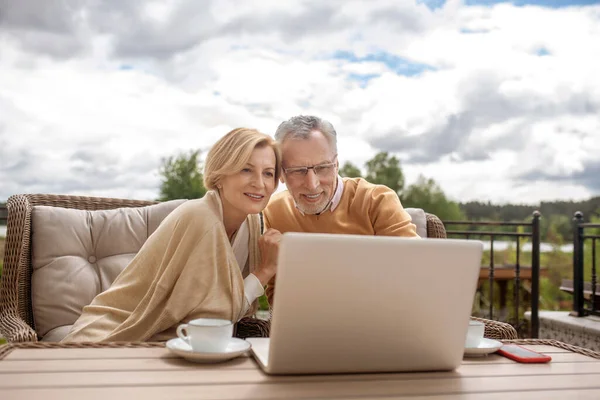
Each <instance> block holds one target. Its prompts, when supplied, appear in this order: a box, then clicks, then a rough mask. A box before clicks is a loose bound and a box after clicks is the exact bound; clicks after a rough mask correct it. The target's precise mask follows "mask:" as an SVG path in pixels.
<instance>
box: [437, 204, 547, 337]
mask: <svg viewBox="0 0 600 400" xmlns="http://www.w3.org/2000/svg"><path fill="white" fill-rule="evenodd" d="M540 215H541V214H540V213H539V212H538V211H535V212H534V213H533V216H532V219H531V222H501V221H443V222H444V225H446V227H450V226H452V225H454V226H457V225H462V226H467V227H468V229H467V230H452V229H447V230H446V234H447V235H448V237H455V238H466V239H478V240H481V239H480V238H482V237H483V238H489V240H490V262H489V265H488V266H485V265H482V272H481V273H480V280H481V279H482V278H481V277H482V275H483V277H484V278H483V279H485V273H484V271H485V269H486V268H487V269H488V274H487V281H488V288H489V306H488V307H489V309H488V313H487V315H483V317H485V318H488V319H494V300H495V299H494V287H495V285H494V284H495V283H497V279H496V272H497V271H496V270H497V269H498V271H501V272H502V273H504V272H506V268H505V267H504V266H496V265H495V260H494V242H495V240H496V239H497V238H500V237H502V238H510V239H514V240H515V242H516V262H515V264H514V267H513V268H514V278H512V279H513V282H514V289H513V307H514V318H513V320H510V319H509V320H508V321H504V322H508V323H510V324H511V325H513V326H514V327H515V329H516V330H517V332H518V333H519V335H520V336H526V337H531V338H537V337H538V335H539V296H540V243H541V238H540ZM477 227H485V228H484V230H475V229H473V228H477ZM488 227H489V228H488ZM503 227H512V229H514V231H512V232H507V231H500V230H494V229H497V228H503ZM523 228H525V229H528V232H522V231H520V230H523ZM523 238H530V239H531V267H530V268H531V269H530V273H531V275H530V281H531V289H530V291H531V294H530V306H531V321H530V326H529V329H527V321H525V320H524V319H521V312H520V310H521V289H522V280H523V279H522V273H523V271H524V270H526V269H528V267H525V266H523V265H522V263H521V261H522V260H521V259H522V254H521V252H522V251H521V245H522V240H523ZM511 267H512V266H511ZM528 272H529V271H528ZM508 279H511V278H506V279H505V280H504V282H506V286H507V285H508ZM506 286H504V287H503V289H505V290H507V289H506ZM525 293H526V292H525ZM503 294H504V295H505V291H501V292H500V296H501V299H500V300H501V302H502V301H505V300H506V299H502V296H503Z"/></svg>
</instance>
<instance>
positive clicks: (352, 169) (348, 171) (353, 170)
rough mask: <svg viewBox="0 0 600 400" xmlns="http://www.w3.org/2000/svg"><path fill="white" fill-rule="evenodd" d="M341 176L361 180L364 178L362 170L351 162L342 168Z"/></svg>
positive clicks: (347, 162)
mask: <svg viewBox="0 0 600 400" xmlns="http://www.w3.org/2000/svg"><path fill="white" fill-rule="evenodd" d="M340 175H341V176H344V177H349V178H360V177H362V175H361V172H360V169H358V167H357V166H356V165H354V164H352V163H351V162H350V161H346V162H345V163H344V165H343V166H342V168H340Z"/></svg>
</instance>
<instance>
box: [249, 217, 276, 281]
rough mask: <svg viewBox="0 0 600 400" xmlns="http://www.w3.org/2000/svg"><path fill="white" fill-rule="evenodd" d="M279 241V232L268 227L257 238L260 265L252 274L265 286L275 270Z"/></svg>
mask: <svg viewBox="0 0 600 400" xmlns="http://www.w3.org/2000/svg"><path fill="white" fill-rule="evenodd" d="M280 241H281V232H279V231H278V230H276V229H272V228H269V229H267V231H266V232H265V233H264V235H262V236H261V237H260V238H259V239H258V247H259V249H260V258H261V263H260V266H259V267H258V268H257V269H256V270H254V275H255V276H256V277H257V278H258V280H259V281H260V283H261V284H262V285H263V286H265V285H266V284H267V283H268V282H269V281H270V280H271V278H272V277H273V276H275V273H276V272H277V257H278V256H279V242H280Z"/></svg>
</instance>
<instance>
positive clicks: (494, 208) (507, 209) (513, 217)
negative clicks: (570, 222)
mask: <svg viewBox="0 0 600 400" xmlns="http://www.w3.org/2000/svg"><path fill="white" fill-rule="evenodd" d="M459 206H460V208H461V210H462V211H463V212H464V213H465V215H466V217H467V219H469V220H493V221H523V220H526V219H529V218H531V216H532V215H533V212H534V211H536V210H537V211H539V212H540V213H541V214H542V217H549V216H551V215H561V216H566V217H568V218H569V219H571V218H573V215H574V214H575V212H577V211H581V212H582V213H583V216H584V220H585V221H590V219H591V218H592V217H596V218H597V217H600V214H599V212H600V196H597V197H592V198H591V199H589V200H584V201H543V202H541V203H540V204H539V205H525V204H523V205H521V204H505V205H497V204H492V203H490V202H487V203H483V202H478V201H472V202H468V203H459Z"/></svg>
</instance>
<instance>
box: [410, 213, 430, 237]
mask: <svg viewBox="0 0 600 400" xmlns="http://www.w3.org/2000/svg"><path fill="white" fill-rule="evenodd" d="M405 210H406V212H408V214H409V215H410V217H411V218H412V222H413V224H415V225H416V226H417V234H418V235H419V236H420V237H422V238H426V237H427V216H426V215H425V211H423V210H422V209H421V208H406V209H405Z"/></svg>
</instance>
